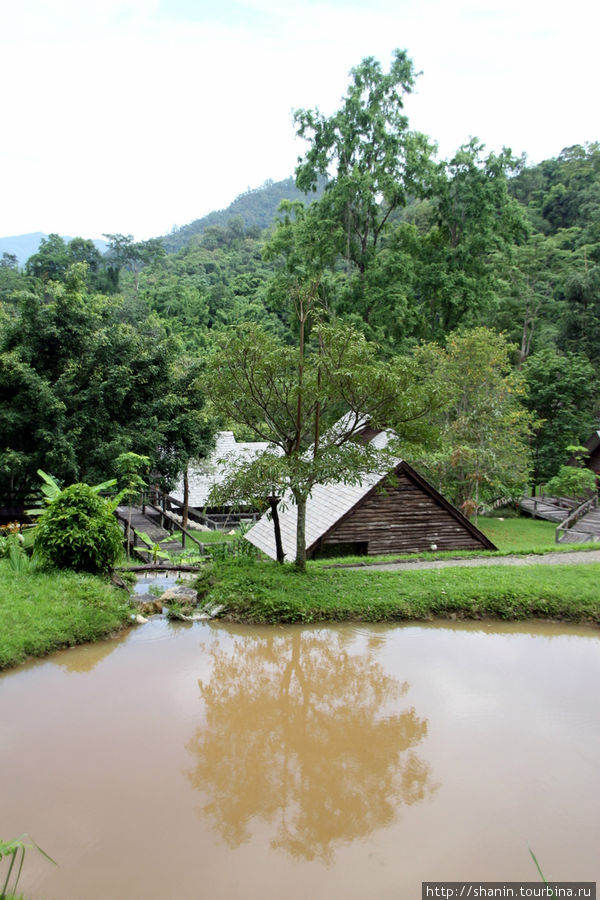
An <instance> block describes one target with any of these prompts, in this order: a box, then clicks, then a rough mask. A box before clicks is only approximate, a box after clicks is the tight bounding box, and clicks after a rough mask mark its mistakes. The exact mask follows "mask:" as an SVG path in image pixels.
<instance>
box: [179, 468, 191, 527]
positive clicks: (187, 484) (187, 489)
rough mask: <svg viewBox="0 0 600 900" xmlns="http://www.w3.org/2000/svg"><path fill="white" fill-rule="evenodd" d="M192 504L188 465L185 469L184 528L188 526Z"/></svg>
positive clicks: (182, 520) (182, 522)
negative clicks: (189, 510)
mask: <svg viewBox="0 0 600 900" xmlns="http://www.w3.org/2000/svg"><path fill="white" fill-rule="evenodd" d="M189 505H190V482H189V473H188V467H187V466H186V467H185V469H184V470H183V515H182V517H181V524H182V526H183V527H184V528H187V527H188V507H189Z"/></svg>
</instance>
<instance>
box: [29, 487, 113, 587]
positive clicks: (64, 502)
mask: <svg viewBox="0 0 600 900" xmlns="http://www.w3.org/2000/svg"><path fill="white" fill-rule="evenodd" d="M122 540H123V537H122V534H121V529H120V528H119V525H118V523H117V520H116V519H115V517H114V515H113V512H112V508H111V506H110V505H109V503H108V502H107V501H106V500H104V499H103V498H102V497H99V496H98V494H97V493H96V492H95V491H94V489H93V488H91V487H90V486H89V485H87V484H72V485H71V486H70V487H67V488H65V489H64V490H62V491H61V492H60V493H59V494H58V496H57V497H56V498H55V499H54V500H53V501H52V502H51V503H50V505H49V506H48V508H47V509H46V510H45V511H44V513H43V514H42V516H41V517H40V520H39V524H38V526H37V528H36V534H35V539H34V546H35V549H36V550H37V551H38V552H39V554H40V556H41V557H42V558H43V559H44V560H45V561H46V562H48V563H50V565H52V566H55V567H56V568H58V569H76V570H78V571H83V572H103V571H106V570H107V569H109V568H110V567H111V566H112V565H114V563H115V562H116V561H117V559H118V558H119V556H120V554H121V544H122Z"/></svg>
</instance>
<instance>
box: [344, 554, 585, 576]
mask: <svg viewBox="0 0 600 900" xmlns="http://www.w3.org/2000/svg"><path fill="white" fill-rule="evenodd" d="M592 562H600V550H575V551H567V552H562V553H561V552H558V553H540V554H531V555H530V556H499V557H492V556H483V557H479V558H478V559H432V560H425V559H420V560H415V562H410V561H408V560H406V561H402V560H400V561H399V562H386V563H363V564H359V565H356V566H343V568H348V569H362V570H363V571H369V570H373V571H375V572H398V571H400V570H401V569H402V570H404V571H411V570H412V569H447V568H448V567H449V566H453V567H458V566H466V567H469V566H470V567H473V566H539V565H546V566H547V565H553V566H572V565H573V564H574V563H592ZM335 568H338V566H336V567H335ZM339 568H342V567H339Z"/></svg>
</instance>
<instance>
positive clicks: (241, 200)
mask: <svg viewBox="0 0 600 900" xmlns="http://www.w3.org/2000/svg"><path fill="white" fill-rule="evenodd" d="M324 187H325V179H323V181H322V183H321V184H319V190H318V194H321V193H322V192H323V188H324ZM304 199H305V196H304V194H303V193H302V192H301V191H300V190H299V189H298V188H297V187H296V180H295V178H293V177H290V178H286V179H284V180H283V181H267V182H265V184H263V185H262V187H259V188H255V189H254V190H248V191H246V193H245V194H240V196H239V197H236V199H235V200H234V201H233V203H230V204H229V206H228V207H227V209H220V210H218V211H215V212H211V213H209V214H208V215H207V216H203V217H202V218H201V219H195V220H194V221H193V222H190V224H189V225H183V226H182V227H181V228H176V229H173V231H172V232H171V234H167V235H165V237H163V239H162V241H163V244H164V247H165V250H166V251H167V252H168V253H175V252H177V250H181V249H182V247H186V246H187V245H188V244H189V243H190V242H191V241H192V239H193V238H194V237H195V236H196V235H200V234H203V232H204V231H206V229H207V228H210V227H212V226H213V225H217V226H219V227H221V228H227V227H228V226H230V225H231V224H232V222H233V221H234V220H235V221H236V222H237V223H238V227H241V228H243V230H244V231H245V232H247V233H250V234H253V235H254V236H255V237H256V236H258V235H259V234H260V232H261V231H263V229H265V228H268V227H269V226H270V225H271V224H272V223H273V220H274V219H275V215H276V213H277V210H278V208H279V204H280V203H281V201H282V200H304Z"/></svg>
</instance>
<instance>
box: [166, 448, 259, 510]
mask: <svg viewBox="0 0 600 900" xmlns="http://www.w3.org/2000/svg"><path fill="white" fill-rule="evenodd" d="M270 446H271V445H270V444H269V443H267V441H236V439H235V436H234V434H233V431H218V432H217V435H216V443H215V449H214V450H213V452H212V453H211V455H210V457H209V458H208V459H206V460H201V461H200V462H198V463H196V464H195V465H193V466H190V469H189V473H188V478H189V486H190V499H189V505H190V506H193V507H196V508H197V509H203V508H204V507H205V506H206V502H207V500H208V494H209V492H210V489H211V488H212V486H213V485H214V484H220V483H221V482H222V481H223V480H224V478H225V476H226V475H227V473H228V472H229V470H230V468H232V467H234V466H235V464H236V463H240V462H247V461H248V460H250V459H253V458H254V457H255V456H258V454H259V453H262V452H263V451H264V450H266V449H267V448H268V447H270ZM220 460H226V462H225V463H223V462H220ZM172 494H173V497H175V499H176V500H179V501H181V502H183V478H182V479H181V480H180V481H179V484H178V485H177V487H176V488H175V490H174V491H172Z"/></svg>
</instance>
